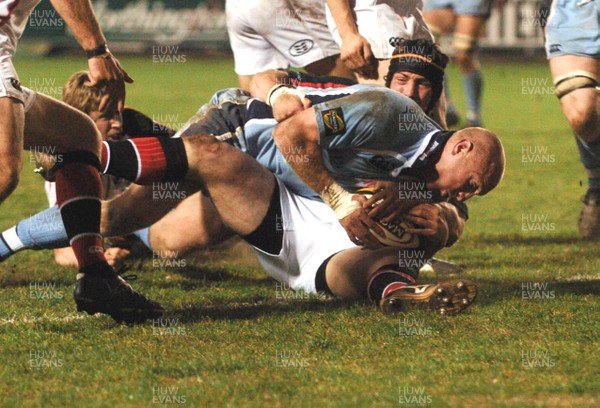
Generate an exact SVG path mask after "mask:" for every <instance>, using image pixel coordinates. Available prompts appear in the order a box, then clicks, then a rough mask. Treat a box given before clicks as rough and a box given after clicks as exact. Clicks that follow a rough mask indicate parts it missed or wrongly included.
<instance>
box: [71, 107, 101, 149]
mask: <svg viewBox="0 0 600 408" xmlns="http://www.w3.org/2000/svg"><path fill="white" fill-rule="evenodd" d="M72 129H73V134H72V136H71V139H70V140H69V146H68V147H67V149H68V151H74V150H84V151H87V152H90V153H94V154H95V155H99V153H100V145H101V143H102V137H101V135H100V132H99V131H98V128H97V127H96V125H95V124H94V122H93V121H92V119H91V118H90V117H89V116H87V115H84V114H83V113H81V114H80V115H77V119H76V123H73V126H72Z"/></svg>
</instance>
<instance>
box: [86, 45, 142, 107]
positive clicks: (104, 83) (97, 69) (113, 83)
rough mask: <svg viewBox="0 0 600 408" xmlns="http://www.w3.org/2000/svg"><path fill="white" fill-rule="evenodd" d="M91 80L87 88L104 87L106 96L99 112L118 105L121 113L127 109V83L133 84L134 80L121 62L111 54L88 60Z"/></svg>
mask: <svg viewBox="0 0 600 408" xmlns="http://www.w3.org/2000/svg"><path fill="white" fill-rule="evenodd" d="M88 69H89V77H90V80H89V81H88V82H86V83H85V85H86V86H97V87H104V88H105V89H106V95H104V96H103V97H102V99H101V100H100V107H99V108H98V110H100V111H103V110H104V109H106V107H107V106H110V105H111V104H114V103H116V105H117V109H118V110H119V112H121V111H123V108H124V107H125V82H127V83H129V84H130V83H132V82H133V79H131V77H130V76H129V75H128V74H127V72H126V71H125V70H124V69H123V67H121V64H120V63H119V61H118V60H117V59H116V58H115V57H114V55H112V54H111V53H110V52H108V53H106V54H104V55H100V56H98V57H92V58H89V59H88Z"/></svg>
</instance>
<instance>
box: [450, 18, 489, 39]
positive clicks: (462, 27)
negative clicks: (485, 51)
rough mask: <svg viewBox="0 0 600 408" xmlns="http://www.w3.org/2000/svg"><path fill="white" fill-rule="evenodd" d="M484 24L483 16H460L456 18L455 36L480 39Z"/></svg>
mask: <svg viewBox="0 0 600 408" xmlns="http://www.w3.org/2000/svg"><path fill="white" fill-rule="evenodd" d="M484 24H485V19H484V18H483V17H481V16H470V15H459V16H457V17H456V26H455V29H454V35H457V34H459V35H463V36H469V37H471V38H473V39H479V37H480V36H481V34H482V30H483V25H484Z"/></svg>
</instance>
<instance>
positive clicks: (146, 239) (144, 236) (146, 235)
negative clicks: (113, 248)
mask: <svg viewBox="0 0 600 408" xmlns="http://www.w3.org/2000/svg"><path fill="white" fill-rule="evenodd" d="M133 235H135V236H136V237H138V238H139V239H140V241H142V242H143V243H144V245H146V246H147V247H148V249H149V250H151V251H152V246H151V245H150V227H146V228H144V229H141V230H137V231H135V232H134V233H133Z"/></svg>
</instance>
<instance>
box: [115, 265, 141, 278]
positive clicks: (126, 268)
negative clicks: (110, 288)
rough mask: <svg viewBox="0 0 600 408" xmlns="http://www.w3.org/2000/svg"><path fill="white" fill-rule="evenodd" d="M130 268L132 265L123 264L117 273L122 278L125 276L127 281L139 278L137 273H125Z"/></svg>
mask: <svg viewBox="0 0 600 408" xmlns="http://www.w3.org/2000/svg"><path fill="white" fill-rule="evenodd" d="M130 269H131V266H130V265H126V264H123V265H121V266H120V267H119V269H117V270H116V271H115V272H116V273H117V275H119V276H120V277H121V278H123V279H124V280H126V281H133V280H136V279H137V275H135V274H131V275H124V273H125V272H127V271H129V270H130Z"/></svg>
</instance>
